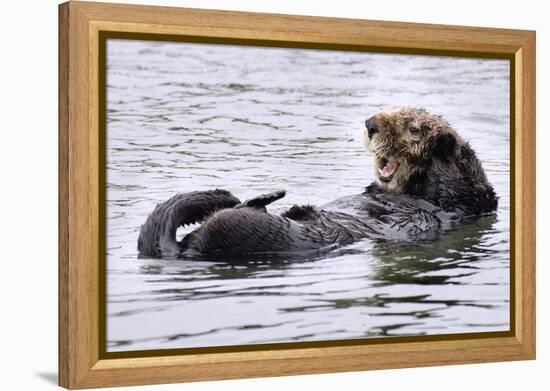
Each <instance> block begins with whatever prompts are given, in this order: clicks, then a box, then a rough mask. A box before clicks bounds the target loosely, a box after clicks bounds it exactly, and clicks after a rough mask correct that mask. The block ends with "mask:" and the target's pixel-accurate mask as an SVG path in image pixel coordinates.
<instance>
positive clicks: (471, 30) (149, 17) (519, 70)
mask: <svg viewBox="0 0 550 391" xmlns="http://www.w3.org/2000/svg"><path fill="white" fill-rule="evenodd" d="M113 36H119V37H127V36H131V37H136V38H141V39H158V40H163V41H179V42H201V43H208V42H216V43H229V44H232V43H233V44H235V43H237V44H244V45H252V46H254V45H258V46H271V47H290V48H292V47H296V48H320V49H329V50H331V49H338V50H356V51H367V52H368V51H372V52H378V53H405V54H432V55H433V54H436V55H449V56H457V57H474V58H478V57H479V58H500V59H508V60H510V64H511V74H510V89H511V93H510V107H511V112H510V131H511V139H512V140H513V141H512V150H511V154H510V156H511V162H510V163H511V165H510V166H511V171H512V172H511V190H512V194H513V198H512V200H513V205H512V209H511V210H512V212H511V222H512V224H511V232H510V239H511V250H510V258H511V259H510V268H511V274H510V275H511V280H510V285H511V296H510V311H511V314H510V315H511V322H510V327H511V330H510V331H509V332H503V333H480V334H477V335H471V336H464V335H461V334H456V335H452V336H450V335H442V336H434V337H431V338H428V337H426V338H424V337H419V338H409V339H407V338H401V339H399V338H389V339H372V340H368V341H366V340H365V341H358V340H353V341H345V343H342V342H341V341H333V342H327V343H320V344H309V345H299V344H298V345H296V344H292V343H285V344H279V346H271V347H267V348H266V347H262V346H260V347H256V348H255V347H253V346H244V347H243V346H241V347H227V348H223V349H209V348H204V349H195V350H191V351H188V352H180V353H181V354H180V353H178V351H174V352H163V351H153V352H152V353H151V354H141V353H140V352H136V353H135V354H126V355H116V354H111V355H109V354H106V352H105V348H104V344H105V322H106V320H105V311H106V308H105V305H106V304H105V289H106V286H105V248H106V238H105V202H106V200H105V183H104V182H105V175H106V174H105V135H104V133H105V121H106V110H105V109H106V108H105V105H106V102H105V98H104V94H105V88H106V87H105V86H106V80H105V72H104V70H103V71H102V68H101V66H100V64H102V63H105V40H106V39H107V38H109V37H113ZM535 205H536V200H535V32H533V31H524V30H508V29H494V28H479V27H460V26H444V25H435V24H434V25H432V24H417V23H397V22H383V21H370V20H354V19H337V18H322V17H306V16H291V15H275V14H259V13H244V12H229V11H213V10H198V9H184V8H171V7H151V6H141V5H121V4H107V3H93V2H80V1H70V2H67V3H63V4H61V5H60V6H59V384H60V385H61V386H63V387H66V388H69V389H79V388H92V387H106V386H126V385H142V384H159V383H176V382H187V381H201V380H217V379H235V378H247V377H263V376H283V375H298V374H315V373H328V372H342V371H359V370H372V369H388V368H404V367H417V366H433V365H449V364H465V363H480V362H493V361H510V360H530V359H534V358H535Z"/></svg>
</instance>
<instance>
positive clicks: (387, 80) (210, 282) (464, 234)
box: [107, 40, 510, 351]
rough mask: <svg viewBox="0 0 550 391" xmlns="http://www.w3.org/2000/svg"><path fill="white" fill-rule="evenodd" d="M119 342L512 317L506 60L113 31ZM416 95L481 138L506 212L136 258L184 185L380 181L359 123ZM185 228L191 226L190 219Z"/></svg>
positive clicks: (111, 298)
mask: <svg viewBox="0 0 550 391" xmlns="http://www.w3.org/2000/svg"><path fill="white" fill-rule="evenodd" d="M107 50H108V55H107V58H108V60H107V61H108V81H107V82H108V89H107V92H108V104H107V109H108V116H107V118H108V124H107V148H108V150H107V182H108V184H107V202H108V206H107V220H108V221H107V247H108V249H107V273H108V275H107V301H108V303H107V350H108V351H130V350H142V349H165V348H186V347H205V346H221V345H244V344H256V343H275V342H292V341H320V340H337V339H352V338H368V337H384V336H411V335H433V334H450V333H471V332H489V331H503V330H508V329H509V304H510V303H509V289H510V286H509V284H510V278H509V266H510V262H509V250H510V243H509V228H510V223H509V220H510V193H509V183H510V179H509V174H510V167H509V162H510V157H509V143H510V137H509V103H508V91H509V77H508V75H509V63H508V62H507V61H500V60H498V61H497V60H481V59H460V58H446V57H431V56H409V55H388V54H372V53H352V52H336V51H317V50H305V49H278V48H256V47H239V46H224V45H198V44H184V43H160V42H141V41H121V40H110V41H109V42H108V49H107ZM401 105H414V106H423V107H425V108H426V109H428V110H429V111H431V112H433V113H437V114H442V115H444V116H445V117H446V118H447V119H448V120H449V122H450V123H451V124H452V125H453V126H454V127H455V128H456V129H457V130H458V131H459V133H460V134H461V135H462V136H463V137H464V138H465V139H466V140H468V141H469V142H470V143H471V145H472V146H473V148H474V149H475V150H476V151H477V154H478V156H479V157H480V159H481V161H482V162H483V165H484V167H485V170H486V173H487V175H488V177H489V180H490V181H491V183H492V184H493V185H494V187H495V190H496V192H497V194H498V196H499V198H500V199H499V208H498V213H496V215H494V216H489V217H484V218H481V219H479V220H477V221H476V222H474V223H472V224H469V225H467V226H465V227H463V228H460V229H457V230H455V231H451V232H449V233H447V234H445V235H443V236H442V237H440V238H439V239H438V240H436V241H435V242H433V243H419V244H408V245H398V244H384V243H372V242H371V241H369V240H363V241H360V242H357V243H354V244H352V245H350V246H347V247H344V248H342V249H339V250H338V251H335V252H334V253H331V254H329V255H328V256H326V257H323V258H320V259H313V260H303V261H300V262H288V261H287V260H285V259H278V260H276V261H273V260H271V261H269V260H265V259H250V262H248V263H242V264H239V265H234V266H232V265H231V264H228V263H224V260H223V259H220V262H193V261H187V260H186V261H177V260H170V261H168V260H157V259H138V258H137V249H136V243H137V237H138V232H139V228H140V225H141V224H142V223H143V222H144V221H145V219H146V217H147V214H148V213H149V212H150V211H151V210H152V209H153V208H154V206H155V204H156V203H157V202H161V201H164V200H166V199H167V198H169V197H171V196H172V195H174V194H175V193H177V192H185V191H192V190H204V189H214V188H224V189H228V190H230V191H231V192H233V194H235V195H236V196H237V197H239V198H240V199H241V200H244V199H246V198H249V197H253V196H256V195H258V194H261V193H264V192H268V191H272V190H274V189H280V188H282V189H286V190H287V196H286V197H285V198H284V199H282V200H280V201H277V202H276V203H275V204H272V205H271V206H270V210H271V211H272V212H275V213H276V212H277V211H281V210H282V209H285V208H288V207H289V206H291V205H292V204H294V203H299V204H304V203H310V204H316V205H319V204H323V203H326V202H328V201H331V200H333V199H336V198H338V197H340V196H344V195H349V194H356V193H360V192H362V191H363V188H364V187H365V186H366V185H368V184H369V183H370V182H371V181H372V178H373V166H372V162H371V156H369V154H368V153H367V152H366V151H364V149H363V148H362V146H361V132H362V129H363V122H364V120H365V119H366V118H367V117H368V116H369V115H371V114H373V113H374V112H376V111H378V110H380V109H382V108H385V107H388V106H401ZM179 234H180V235H182V234H183V233H181V232H180V233H179Z"/></svg>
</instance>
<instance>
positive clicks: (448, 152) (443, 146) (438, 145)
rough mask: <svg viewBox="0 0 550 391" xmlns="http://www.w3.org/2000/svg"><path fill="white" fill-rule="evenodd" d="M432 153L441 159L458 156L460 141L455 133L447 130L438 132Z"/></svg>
mask: <svg viewBox="0 0 550 391" xmlns="http://www.w3.org/2000/svg"><path fill="white" fill-rule="evenodd" d="M432 155H433V157H436V158H439V159H441V160H450V159H451V158H456V157H457V155H458V143H457V141H456V137H455V135H454V134H452V133H451V132H445V131H444V132H441V133H438V134H437V136H436V137H435V140H434V144H433V149H432Z"/></svg>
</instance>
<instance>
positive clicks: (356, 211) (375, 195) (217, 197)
mask: <svg viewBox="0 0 550 391" xmlns="http://www.w3.org/2000/svg"><path fill="white" fill-rule="evenodd" d="M364 143H365V146H366V148H367V149H368V150H369V151H371V152H372V154H373V155H374V160H375V180H374V182H373V183H372V184H371V185H370V186H368V187H367V188H366V189H365V192H364V193H362V194H358V195H353V196H347V197H343V198H340V199H337V200H335V201H333V202H330V203H328V204H325V205H321V206H320V207H314V206H310V205H305V206H297V205H295V206H293V207H292V208H290V209H289V210H287V211H285V212H284V213H282V214H280V215H276V214H271V213H268V212H267V209H266V206H267V205H268V204H270V203H271V202H273V201H276V200H278V199H280V198H282V197H284V195H285V192H284V191H276V192H274V193H269V194H265V195H261V196H259V197H256V198H253V199H251V200H247V201H245V202H240V200H239V199H237V198H236V197H235V196H233V195H232V194H231V193H229V192H227V191H225V190H213V191H204V192H190V193H182V194H178V195H176V196H174V197H172V198H171V199H169V200H168V201H166V202H164V203H161V204H159V205H157V207H156V208H155V210H154V211H153V212H152V213H151V214H150V215H149V217H148V218H147V221H146V222H145V224H144V225H143V226H142V227H141V231H140V235H139V239H138V250H139V253H140V255H141V256H147V257H155V258H161V257H162V258H179V257H185V258H187V257H191V258H195V257H201V256H211V255H221V254H223V255H225V256H240V255H246V254H273V253H279V254H283V253H284V254H303V253H307V252H319V251H324V250H328V249H332V248H334V247H335V246H338V245H344V244H349V243H352V242H354V241H356V240H358V239H362V238H371V239H375V240H397V241H411V240H418V239H428V238H434V237H435V236H436V235H437V234H438V233H439V232H440V231H441V230H446V229H450V228H452V227H454V226H456V225H457V224H461V223H463V222H465V221H467V220H469V219H472V218H475V217H477V216H480V215H482V214H486V213H490V212H492V211H494V210H495V209H496V207H497V198H496V195H495V193H494V191H493V188H492V186H491V185H490V184H489V182H488V181H487V178H486V176H485V173H484V171H483V168H482V166H481V163H480V162H479V160H478V159H477V157H476V155H475V153H474V151H473V150H472V149H471V148H470V146H469V145H468V143H466V142H464V141H463V140H462V139H461V138H460V137H459V136H458V134H457V133H456V132H455V131H454V130H453V129H452V128H451V127H450V126H449V125H448V123H447V122H446V121H445V120H443V119H442V118H441V117H439V116H434V115H431V114H429V113H428V112H426V111H425V110H423V109H413V108H402V109H398V110H392V111H384V112H381V113H378V114H377V115H375V116H373V117H371V118H369V119H368V120H367V121H366V122H365V132H364ZM197 222H200V223H202V225H201V226H200V227H199V228H198V229H196V230H195V231H193V232H191V233H189V234H187V235H186V236H185V237H184V238H183V239H182V240H181V241H177V240H176V230H177V229H178V227H180V226H185V225H187V224H192V223H197Z"/></svg>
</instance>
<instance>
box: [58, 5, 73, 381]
mask: <svg viewBox="0 0 550 391" xmlns="http://www.w3.org/2000/svg"><path fill="white" fill-rule="evenodd" d="M69 41H70V40H69V4H68V3H64V4H60V5H59V43H58V45H59V47H58V50H59V65H58V66H59V82H58V83H59V86H58V94H59V95H58V100H59V103H58V104H59V113H58V114H59V140H58V144H59V169H58V181H59V183H58V186H59V198H58V202H59V205H58V209H59V218H58V224H59V228H58V229H59V239H58V240H59V243H58V245H59V249H58V256H59V261H58V262H59V265H58V268H59V270H58V278H59V280H58V293H59V302H58V311H59V318H58V319H59V330H58V338H59V342H58V343H59V362H58V370H59V385H61V386H63V387H69V385H70V383H71V381H70V373H71V366H70V349H69V347H70V345H69V321H70V316H69V302H68V297H69V273H68V270H69V234H70V232H69Z"/></svg>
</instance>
